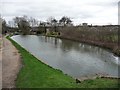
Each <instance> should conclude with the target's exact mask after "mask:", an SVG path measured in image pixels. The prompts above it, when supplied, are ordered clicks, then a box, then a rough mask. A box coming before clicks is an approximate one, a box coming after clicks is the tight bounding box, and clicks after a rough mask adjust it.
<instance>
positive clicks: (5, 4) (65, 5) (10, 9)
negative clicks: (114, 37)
mask: <svg viewBox="0 0 120 90" xmlns="http://www.w3.org/2000/svg"><path fill="white" fill-rule="evenodd" d="M118 1H119V0H2V1H0V3H1V4H0V5H1V7H2V16H3V17H4V18H5V19H7V20H10V19H12V18H13V17H15V16H21V15H28V16H32V17H35V18H37V19H40V20H46V19H47V18H48V17H50V16H54V17H56V18H57V19H59V18H60V17H62V16H64V15H65V16H69V17H71V18H72V20H73V21H74V23H76V24H79V23H82V22H88V23H90V24H109V23H112V24H117V23H118V10H117V8H118V6H117V3H118Z"/></svg>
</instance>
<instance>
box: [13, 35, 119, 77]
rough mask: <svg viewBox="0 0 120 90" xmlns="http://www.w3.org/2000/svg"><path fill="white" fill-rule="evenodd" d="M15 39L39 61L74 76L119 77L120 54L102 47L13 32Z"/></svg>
mask: <svg viewBox="0 0 120 90" xmlns="http://www.w3.org/2000/svg"><path fill="white" fill-rule="evenodd" d="M11 38H12V39H13V40H14V41H16V42H17V43H18V44H20V45H21V46H22V47H24V48H25V49H26V50H28V51H29V52H31V53H32V54H33V55H34V56H36V57H37V58H39V59H40V60H42V62H44V63H46V64H48V65H49V66H52V67H53V68H55V69H59V70H61V71H62V72H63V73H65V74H68V75H70V76H72V77H73V78H92V77H95V76H101V75H102V76H110V77H118V70H119V69H118V67H119V66H120V61H119V57H117V56H114V55H113V53H111V52H109V51H107V50H104V49H102V48H99V47H96V46H91V45H87V44H83V43H80V42H75V41H71V40H66V39H58V38H54V37H45V36H36V35H26V36H22V35H16V36H13V37H11Z"/></svg>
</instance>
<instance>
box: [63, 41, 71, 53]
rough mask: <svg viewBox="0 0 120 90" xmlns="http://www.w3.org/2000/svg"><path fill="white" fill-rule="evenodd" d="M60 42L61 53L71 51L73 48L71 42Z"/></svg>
mask: <svg viewBox="0 0 120 90" xmlns="http://www.w3.org/2000/svg"><path fill="white" fill-rule="evenodd" d="M61 40H62V43H61V49H62V50H63V51H65V50H71V49H72V47H73V42H72V41H69V40H65V39H61Z"/></svg>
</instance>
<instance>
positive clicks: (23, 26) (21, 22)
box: [13, 16, 30, 35]
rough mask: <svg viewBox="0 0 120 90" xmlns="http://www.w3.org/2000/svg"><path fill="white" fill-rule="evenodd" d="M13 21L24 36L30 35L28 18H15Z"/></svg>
mask: <svg viewBox="0 0 120 90" xmlns="http://www.w3.org/2000/svg"><path fill="white" fill-rule="evenodd" d="M13 20H14V23H15V24H16V25H17V26H18V28H19V29H20V30H21V31H22V33H23V34H24V35H26V34H29V31H30V24H29V22H28V20H27V17H25V16H23V17H15V18H14V19H13Z"/></svg>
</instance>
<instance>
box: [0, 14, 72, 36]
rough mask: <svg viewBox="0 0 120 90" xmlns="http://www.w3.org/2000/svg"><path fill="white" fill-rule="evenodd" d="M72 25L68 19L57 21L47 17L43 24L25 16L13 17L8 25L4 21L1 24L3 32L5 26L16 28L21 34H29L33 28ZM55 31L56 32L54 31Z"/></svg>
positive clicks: (63, 18)
mask: <svg viewBox="0 0 120 90" xmlns="http://www.w3.org/2000/svg"><path fill="white" fill-rule="evenodd" d="M70 25H73V23H72V20H71V18H70V17H67V16H63V17H62V18H61V19H60V20H57V19H56V18H54V17H49V18H48V19H47V20H46V21H45V22H44V21H38V20H37V19H35V18H33V17H28V16H26V15H24V16H21V17H15V18H13V20H12V21H9V22H8V25H7V24H6V21H5V20H4V21H3V22H2V26H3V31H5V28H6V26H9V27H14V28H18V29H19V30H21V32H22V34H24V35H25V34H29V32H30V30H32V29H33V28H34V27H47V26H50V27H54V28H56V27H57V26H70ZM55 31H57V30H55Z"/></svg>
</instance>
